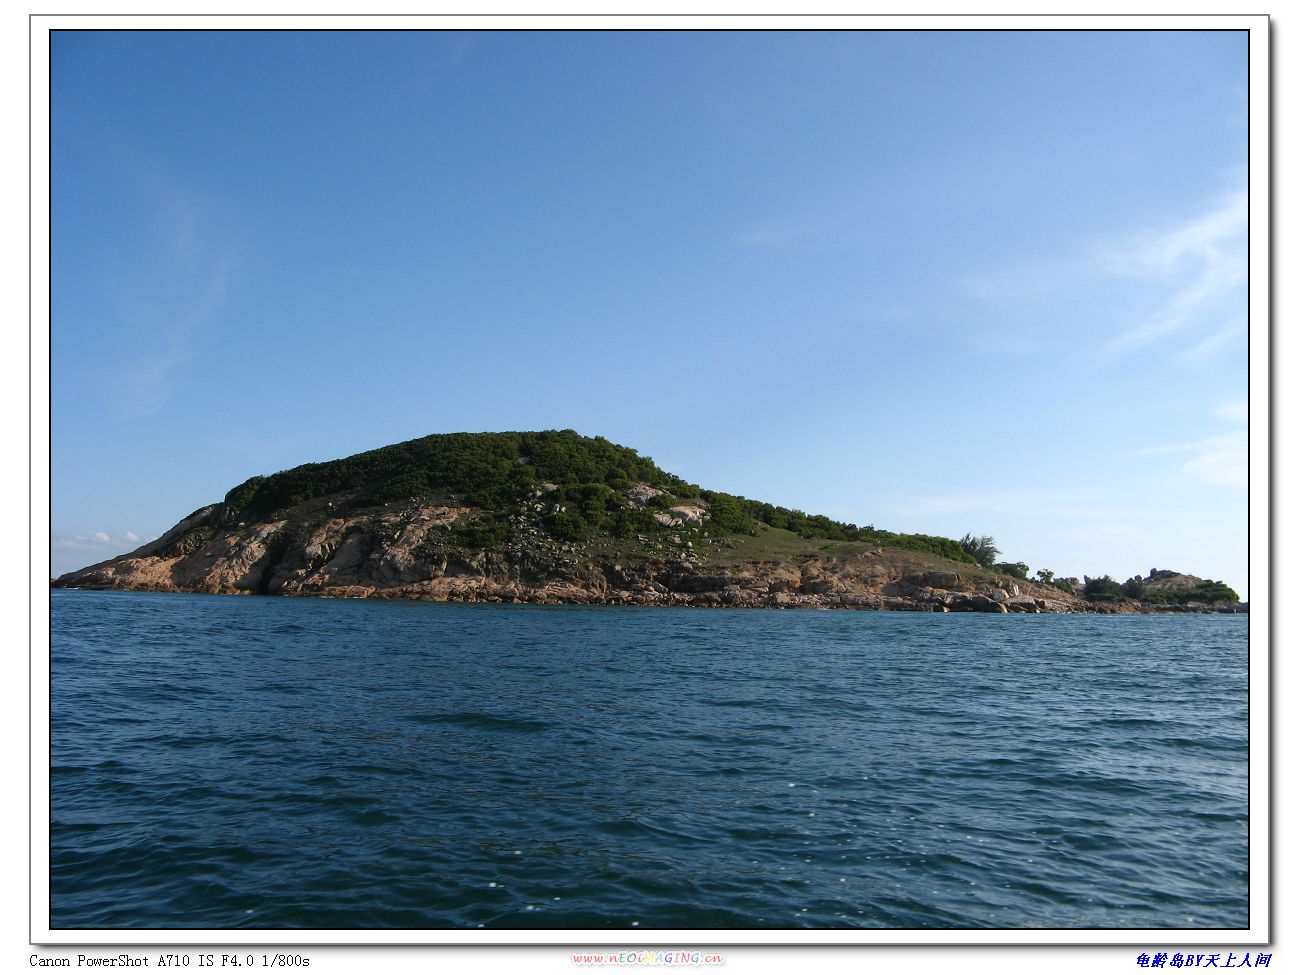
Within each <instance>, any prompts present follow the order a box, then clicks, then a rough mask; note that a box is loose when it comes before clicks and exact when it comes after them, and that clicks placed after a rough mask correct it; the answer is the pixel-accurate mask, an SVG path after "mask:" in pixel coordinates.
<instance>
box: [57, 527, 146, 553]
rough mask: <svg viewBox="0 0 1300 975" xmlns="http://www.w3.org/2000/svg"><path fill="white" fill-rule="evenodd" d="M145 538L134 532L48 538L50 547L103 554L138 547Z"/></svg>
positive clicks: (99, 532)
mask: <svg viewBox="0 0 1300 975" xmlns="http://www.w3.org/2000/svg"><path fill="white" fill-rule="evenodd" d="M144 541H145V539H143V538H141V537H140V536H139V535H137V534H136V533H135V532H132V531H125V532H105V531H98V532H90V533H89V534H84V535H54V536H51V538H50V547H51V548H54V549H61V550H65V551H74V552H77V551H83V552H100V553H102V554H104V555H112V554H117V553H119V552H123V551H129V550H130V549H132V548H138V547H139V546H140V545H141V544H142V543H143V542H144Z"/></svg>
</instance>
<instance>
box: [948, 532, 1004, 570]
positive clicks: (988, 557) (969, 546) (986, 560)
mask: <svg viewBox="0 0 1300 975" xmlns="http://www.w3.org/2000/svg"><path fill="white" fill-rule="evenodd" d="M958 544H960V545H961V547H962V551H963V552H965V553H966V554H967V555H969V556H971V558H973V559H974V560H975V561H976V562H978V563H979V564H980V565H982V566H984V568H986V569H989V568H992V567H993V560H994V559H996V558H997V557H998V556H999V555H1001V554H1002V553H1001V551H1000V550H999V549H998V547H997V546H996V545H994V544H993V536H992V535H971V534H969V533H967V534H966V535H964V536H963V537H962V540H961V542H959V543H958Z"/></svg>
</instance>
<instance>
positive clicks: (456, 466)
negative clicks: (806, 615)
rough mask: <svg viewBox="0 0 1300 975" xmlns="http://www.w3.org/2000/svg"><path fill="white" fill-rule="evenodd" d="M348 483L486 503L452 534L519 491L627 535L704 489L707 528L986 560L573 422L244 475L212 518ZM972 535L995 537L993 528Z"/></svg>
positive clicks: (553, 514)
mask: <svg viewBox="0 0 1300 975" xmlns="http://www.w3.org/2000/svg"><path fill="white" fill-rule="evenodd" d="M636 483H644V484H649V485H651V486H652V487H655V488H657V489H659V490H660V491H663V492H665V493H663V494H661V495H658V496H656V497H653V498H650V499H648V501H647V502H646V504H645V506H644V507H642V508H638V507H630V506H629V505H628V504H627V501H626V492H627V491H628V489H629V488H631V487H632V485H634V484H636ZM349 493H350V494H351V500H350V501H349V502H348V503H349V504H350V506H351V507H354V508H365V507H372V506H378V505H385V504H389V503H392V502H395V501H401V500H403V499H406V498H418V497H426V496H430V495H434V496H438V497H441V498H446V499H449V500H450V499H456V500H459V501H462V502H463V503H465V504H467V505H470V506H472V507H476V508H480V509H483V514H481V515H480V516H479V517H477V518H475V519H473V520H472V521H471V522H469V523H467V524H465V525H462V526H460V527H459V528H458V529H457V538H458V540H459V541H460V542H462V543H463V544H465V545H469V546H471V547H474V548H487V547H490V546H493V545H496V544H499V543H500V542H501V541H502V540H503V539H504V538H505V537H506V536H507V535H508V518H509V516H510V511H511V510H512V509H516V510H517V509H518V506H519V505H520V504H523V503H527V502H532V503H534V504H535V505H537V506H539V507H540V509H541V510H540V514H539V521H540V523H541V525H542V527H543V528H544V529H545V530H546V531H547V532H548V533H549V534H551V535H552V536H554V537H556V538H559V539H563V540H564V541H570V542H576V541H582V540H585V539H588V538H591V537H593V536H595V535H609V536H613V537H615V538H625V539H626V538H632V537H633V536H635V535H639V534H650V533H656V532H660V531H662V530H663V526H661V525H660V524H659V523H657V522H656V521H655V519H654V514H655V512H656V511H657V510H658V511H662V510H665V509H668V508H671V507H672V506H673V505H676V504H681V503H684V502H693V501H704V502H705V503H706V504H707V505H708V508H709V521H708V523H707V524H708V527H709V529H710V531H712V532H714V533H715V534H718V533H720V534H744V535H753V534H755V532H756V531H757V530H758V526H759V525H760V524H763V525H769V526H771V527H773V528H782V529H785V530H787V531H790V532H793V533H795V534H796V535H799V536H801V537H803V538H810V539H811V538H819V539H828V540H833V541H850V542H865V543H868V544H873V545H878V546H888V547H890V548H899V549H905V550H910V551H916V552H927V553H930V554H933V555H939V556H942V557H943V558H947V559H951V560H953V561H957V562H966V563H971V564H983V563H981V558H980V557H981V556H984V557H987V554H988V553H987V551H986V550H975V551H972V550H970V549H969V546H967V547H963V544H962V542H959V541H956V540H954V539H951V538H942V537H939V536H934V535H920V534H899V533H896V532H890V531H885V530H883V529H878V528H875V527H874V526H872V525H867V526H866V527H859V526H857V525H854V524H846V523H844V522H838V521H834V520H832V519H830V518H827V517H826V516H824V515H809V514H805V513H804V512H802V511H798V510H794V509H791V508H782V507H779V506H777V505H771V504H766V503H764V502H761V501H751V500H749V499H748V498H743V497H738V496H736V495H731V494H726V493H723V492H720V491H705V490H701V489H700V488H699V487H698V486H697V485H694V484H691V483H689V482H687V481H684V480H682V479H681V478H679V477H677V476H675V475H673V474H669V473H667V472H666V471H663V470H661V469H660V468H659V467H658V466H656V465H655V463H654V461H652V460H651V459H650V458H649V457H642V456H640V455H639V454H637V452H636V451H635V450H632V449H630V448H627V447H621V446H619V445H618V444H614V443H611V442H610V441H608V440H605V439H604V438H603V437H583V436H580V435H579V434H577V433H576V432H574V431H573V430H547V431H542V432H537V433H455V434H434V435H433V436H428V437H422V438H420V439H418V440H408V441H406V442H404V443H399V444H393V445H391V446H388V447H381V448H379V449H377V450H369V451H366V452H364V453H360V454H355V455H353V456H351V457H345V458H343V459H341V460H334V461H327V462H324V463H316V464H304V465H302V466H301V467H295V468H293V469H291V470H287V471H281V472H280V473H278V474H273V475H271V476H269V477H252V478H249V479H248V480H247V481H245V482H244V483H243V484H240V485H239V486H238V487H235V488H234V489H232V490H231V491H230V492H229V493H228V494H227V495H226V498H225V503H224V506H223V509H222V511H221V515H220V518H221V522H222V523H223V524H227V525H230V524H235V523H237V522H239V521H250V520H254V519H258V518H267V517H271V516H273V515H275V514H276V513H279V512H284V511H286V510H287V509H289V508H293V507H294V506H296V505H300V504H304V503H306V502H309V501H312V500H314V499H317V498H324V497H333V496H336V495H340V494H344V495H346V494H349ZM980 541H986V542H988V543H989V546H990V547H991V542H992V540H991V539H981V540H980ZM994 552H996V550H994ZM990 561H991V560H990Z"/></svg>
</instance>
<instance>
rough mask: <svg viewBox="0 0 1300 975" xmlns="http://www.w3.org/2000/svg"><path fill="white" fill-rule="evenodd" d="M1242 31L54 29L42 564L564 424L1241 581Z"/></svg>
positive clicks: (1084, 560) (1034, 542) (94, 556)
mask: <svg viewBox="0 0 1300 975" xmlns="http://www.w3.org/2000/svg"><path fill="white" fill-rule="evenodd" d="M1246 67H1247V65H1246V35H1245V33H1244V32H1237V33H1232V32H1206V31H1181V32H1101V31H1092V32H1008V33H998V32H943V31H935V32H829V33H813V32H804V33H784V32H763V33H759V32H749V33H716V32H715V33H673V32H662V33H598V32H591V33H560V32H545V33H513V32H495V33H444V32H425V33H379V32H374V33H346V32H315V33H307V32H303V33H276V32H264V33H253V32H238V31H231V32H209V33H203V32H186V33H173V32H142V33H132V32H111V33H109V32H102V33H91V32H64V33H57V34H55V36H54V41H53V49H52V79H51V80H52V93H53V94H52V103H53V117H52V141H51V151H52V174H51V175H52V198H53V211H52V239H53V249H52V261H53V263H52V331H51V396H52V403H51V408H52V415H51V423H52V457H51V464H52V470H51V474H52V516H51V518H52V525H51V535H52V538H51V546H52V547H51V552H52V560H53V566H52V568H53V571H54V572H56V573H59V572H63V571H67V570H69V569H72V568H76V567H78V566H81V565H85V564H88V563H90V562H94V561H98V560H100V559H102V558H106V557H108V556H110V555H114V554H118V553H120V552H122V551H126V550H128V549H130V548H133V547H135V546H136V545H138V544H140V540H143V539H146V538H149V537H151V536H154V535H157V534H159V533H161V532H162V531H164V530H166V529H167V528H168V527H170V526H171V525H172V524H173V523H174V522H175V521H177V520H178V519H179V518H180V517H182V516H183V515H185V514H187V513H188V512H190V511H191V510H193V509H194V508H197V507H199V506H200V505H201V504H204V503H208V502H210V501H213V500H217V499H219V498H220V497H221V496H222V495H223V494H224V493H225V491H226V490H227V489H228V488H230V487H231V486H233V485H234V484H236V483H238V482H239V481H241V480H243V479H244V478H246V477H248V476H250V475H252V474H256V473H270V472H272V471H275V470H280V469H284V468H288V467H292V466H294V465H296V464H300V463H304V462H307V461H314V460H325V459H329V458H333V457H341V456H344V455H347V454H350V453H354V452H356V451H359V450H365V449H369V448H372V447H376V446H380V445H383V444H387V443H393V442H396V441H399V440H404V439H409V438H411V437H417V436H423V435H425V434H428V433H436V432H450V431H460V430H504V429H545V428H563V427H572V428H574V429H576V430H578V431H580V432H582V433H586V434H593V435H594V434H600V435H603V436H606V437H608V438H610V439H611V440H614V441H617V442H619V443H623V444H626V445H628V446H632V447H635V448H637V449H638V450H640V451H642V452H643V453H645V454H648V455H650V456H652V457H653V458H654V459H655V460H656V461H657V462H658V463H659V464H660V465H661V466H663V467H665V468H667V469H668V470H671V471H673V472H674V473H677V474H680V475H682V476H683V477H686V478H687V479H689V480H692V481H695V482H697V483H699V484H701V485H703V486H705V487H710V488H714V489H718V490H726V491H732V492H735V493H739V494H744V495H746V496H749V497H754V498H761V499H763V500H768V501H772V502H775V503H778V504H784V505H788V506H791V507H797V508H802V509H804V510H806V511H810V512H818V513H824V514H828V515H831V516H833V517H837V518H841V519H844V520H849V521H854V522H857V523H859V524H867V523H871V524H874V525H876V526H878V527H885V528H890V529H894V530H898V531H924V532H932V533H937V534H946V535H953V536H960V535H962V534H963V533H965V532H968V531H969V532H973V533H976V534H989V535H993V536H994V537H995V539H996V540H997V542H998V545H999V547H1000V548H1001V549H1002V550H1003V552H1004V556H1005V557H1008V558H1010V559H1012V560H1023V561H1025V562H1027V563H1029V564H1030V566H1031V567H1032V568H1034V569H1037V568H1040V567H1046V568H1050V569H1053V570H1054V571H1056V572H1057V573H1058V574H1061V575H1080V576H1081V575H1083V574H1085V573H1086V574H1088V575H1099V574H1102V573H1109V574H1111V575H1113V576H1116V577H1117V578H1121V579H1122V578H1126V577H1128V576H1130V575H1132V574H1134V573H1138V572H1141V573H1145V572H1146V571H1147V570H1148V569H1150V568H1152V567H1159V568H1174V569H1180V570H1183V571H1188V572H1192V573H1195V574H1197V575H1203V576H1209V577H1212V578H1215V579H1223V580H1224V581H1226V582H1228V583H1229V584H1231V585H1233V586H1235V587H1236V588H1237V589H1238V590H1239V591H1241V592H1242V593H1243V595H1244V594H1246V541H1247V521H1246V488H1245V473H1246V437H1245V434H1246V415H1245V401H1246V392H1247V389H1246V377H1247V369H1246V335H1247V333H1246V300H1245V295H1246V206H1245V199H1246V198H1245V192H1246V161H1247V160H1246V146H1247V141H1246V140H1247V131H1246V108H1247V98H1246Z"/></svg>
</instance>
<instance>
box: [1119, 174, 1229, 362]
mask: <svg viewBox="0 0 1300 975" xmlns="http://www.w3.org/2000/svg"><path fill="white" fill-rule="evenodd" d="M1246 203H1247V198H1246V191H1245V190H1244V189H1240V190H1236V191H1234V192H1232V193H1230V194H1228V195H1227V196H1226V197H1224V198H1223V199H1222V200H1220V201H1219V202H1218V203H1216V204H1215V205H1214V206H1213V207H1212V208H1210V209H1209V210H1207V211H1205V212H1203V213H1201V214H1199V215H1197V216H1195V217H1193V218H1191V219H1189V220H1186V221H1184V222H1182V223H1180V224H1177V225H1175V226H1173V227H1168V228H1165V229H1163V230H1159V231H1150V232H1146V233H1142V234H1139V235H1137V236H1136V237H1134V238H1132V239H1131V240H1129V241H1128V242H1126V243H1124V244H1121V245H1119V246H1112V247H1109V248H1105V249H1103V251H1102V253H1101V256H1100V258H1099V266H1100V267H1101V269H1102V270H1103V271H1104V272H1105V273H1107V274H1109V275H1111V276H1113V277H1121V278H1132V279H1137V280H1139V281H1141V282H1144V283H1147V284H1149V285H1150V286H1151V287H1152V288H1153V289H1155V290H1156V291H1157V292H1158V293H1159V294H1160V297H1159V298H1158V305H1157V307H1156V309H1155V310H1154V311H1153V312H1151V313H1149V314H1147V315H1144V316H1142V317H1141V319H1140V320H1139V321H1138V322H1137V323H1136V324H1134V325H1132V326H1130V327H1128V328H1126V329H1125V330H1124V331H1123V332H1121V333H1120V334H1118V335H1116V336H1114V337H1113V338H1112V339H1111V340H1110V341H1109V342H1108V343H1107V345H1106V350H1107V351H1108V352H1110V353H1112V354H1117V355H1123V354H1128V353H1132V352H1136V351H1138V350H1140V349H1143V348H1145V347H1147V346H1149V345H1152V344H1154V343H1156V342H1158V341H1159V340H1160V339H1163V338H1167V337H1169V336H1171V335H1174V334H1176V333H1179V332H1184V331H1188V330H1192V329H1196V328H1204V326H1205V325H1206V319H1207V318H1210V317H1214V318H1215V319H1216V320H1218V321H1220V322H1221V321H1222V318H1221V317H1220V316H1222V314H1223V311H1224V308H1225V306H1226V305H1228V304H1229V299H1230V298H1231V297H1232V295H1233V293H1234V291H1236V289H1237V288H1238V286H1239V285H1241V284H1242V283H1243V282H1244V281H1245V279H1246V269H1247V264H1246V237H1245V231H1246V225H1247V206H1246ZM1235 324H1236V323H1235V322H1234V323H1233V324H1231V325H1229V326H1228V328H1227V329H1223V328H1222V327H1221V328H1220V331H1219V332H1218V333H1216V334H1215V335H1213V336H1211V337H1210V338H1209V339H1207V340H1204V341H1202V342H1201V343H1200V344H1199V345H1198V346H1197V347H1196V352H1195V353H1193V355H1196V354H1199V355H1207V354H1208V353H1209V352H1210V351H1212V350H1213V349H1214V348H1215V347H1216V346H1218V345H1221V344H1223V343H1224V342H1226V341H1227V340H1228V338H1230V337H1231V334H1230V333H1231V332H1232V329H1233V328H1234V326H1235Z"/></svg>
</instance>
